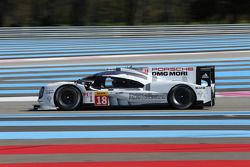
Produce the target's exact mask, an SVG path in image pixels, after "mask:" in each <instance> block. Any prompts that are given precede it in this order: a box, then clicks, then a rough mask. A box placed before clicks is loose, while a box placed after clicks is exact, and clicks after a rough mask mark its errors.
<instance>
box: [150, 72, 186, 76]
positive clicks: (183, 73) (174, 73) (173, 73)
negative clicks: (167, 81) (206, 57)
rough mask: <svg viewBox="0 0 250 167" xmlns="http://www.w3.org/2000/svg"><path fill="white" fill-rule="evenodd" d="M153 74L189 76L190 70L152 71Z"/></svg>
mask: <svg viewBox="0 0 250 167" xmlns="http://www.w3.org/2000/svg"><path fill="white" fill-rule="evenodd" d="M152 75H153V76H187V75H188V72H183V71H182V72H175V71H171V72H152Z"/></svg>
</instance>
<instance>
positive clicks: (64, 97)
mask: <svg viewBox="0 0 250 167" xmlns="http://www.w3.org/2000/svg"><path fill="white" fill-rule="evenodd" d="M54 100H55V105H56V106H57V107H58V108H59V109H60V110H75V109H77V108H78V107H79V106H80V104H81V100H82V95H81V92H80V90H79V89H78V88H77V87H75V86H72V85H66V86H62V87H59V88H58V89H57V91H56V93H55V97H54Z"/></svg>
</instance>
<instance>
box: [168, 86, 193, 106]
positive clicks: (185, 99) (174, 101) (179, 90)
mask: <svg viewBox="0 0 250 167" xmlns="http://www.w3.org/2000/svg"><path fill="white" fill-rule="evenodd" d="M195 100H196V95H195V93H194V91H193V89H192V88H190V87H189V86H187V85H184V84H181V85H176V86H175V87H173V88H172V89H171V90H170V92H169V94H168V101H169V104H170V105H171V106H172V107H173V108H175V109H181V110H182V109H188V108H190V107H191V106H192V105H193V104H194V103H195Z"/></svg>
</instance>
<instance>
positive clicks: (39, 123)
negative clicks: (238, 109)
mask: <svg viewBox="0 0 250 167" xmlns="http://www.w3.org/2000/svg"><path fill="white" fill-rule="evenodd" d="M146 125H152V126H154V125H187V126H188V125H196V126H203V125H250V120H245V119H244V120H242V119H238V120H237V119H233V120H59V121H1V122H0V126H146Z"/></svg>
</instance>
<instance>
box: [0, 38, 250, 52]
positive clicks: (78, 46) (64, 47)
mask: <svg viewBox="0 0 250 167" xmlns="http://www.w3.org/2000/svg"><path fill="white" fill-rule="evenodd" d="M249 42H250V40H249V39H243V40H234V41H220V40H216V41H193V40H192V41H149V42H144V43H141V42H139V43H137V42H133V43H105V44H103V43H102V45H99V44H97V43H77V42H76V43H75V44H74V45H68V44H53V45H51V44H47V45H48V46H46V44H44V45H45V46H41V45H38V46H36V47H30V44H29V45H27V46H25V45H24V46H10V44H9V45H7V46H4V48H3V49H2V50H1V53H3V54H11V53H12V54H16V53H19V54H20V53H22V54H24V53H29V52H33V53H36V52H43V51H45V52H48V51H49V52H58V51H66V52H70V51H77V52H79V51H84V50H83V48H87V49H90V48H91V49H97V48H99V49H101V48H114V47H117V48H141V47H144V48H148V47H150V48H152V47H163V46H164V47H176V45H178V46H182V47H184V46H189V47H190V46H193V47H196V46H208V45H209V46H218V45H219V46H227V45H233V46H235V44H236V43H237V44H239V43H241V44H244V45H246V44H249ZM0 48H1V47H0Z"/></svg>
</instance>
